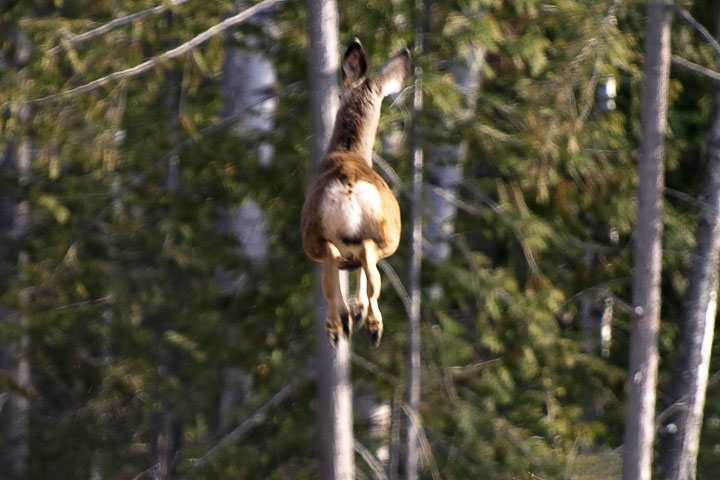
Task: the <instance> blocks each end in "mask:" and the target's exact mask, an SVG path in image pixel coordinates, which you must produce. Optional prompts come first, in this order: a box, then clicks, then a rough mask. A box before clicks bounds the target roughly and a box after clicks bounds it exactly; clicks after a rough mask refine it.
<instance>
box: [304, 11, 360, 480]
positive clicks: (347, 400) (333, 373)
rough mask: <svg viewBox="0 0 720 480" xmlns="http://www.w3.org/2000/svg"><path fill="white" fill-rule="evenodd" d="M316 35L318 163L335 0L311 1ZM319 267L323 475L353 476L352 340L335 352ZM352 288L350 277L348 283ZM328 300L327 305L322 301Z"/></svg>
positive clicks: (325, 123)
mask: <svg viewBox="0 0 720 480" xmlns="http://www.w3.org/2000/svg"><path fill="white" fill-rule="evenodd" d="M306 4H307V9H308V12H307V15H308V31H309V34H310V45H311V48H310V58H309V66H310V68H309V70H310V118H311V124H312V133H313V135H312V148H311V150H312V158H313V164H314V165H317V164H318V163H319V162H320V160H321V159H322V157H323V154H324V153H325V148H326V147H327V143H328V140H329V139H330V134H331V133H332V128H333V124H334V123H335V114H336V112H337V109H338V106H339V105H338V98H339V97H338V93H339V92H338V88H337V74H338V69H339V67H340V64H339V62H338V55H339V52H338V12H337V4H336V3H335V0H307V3H306ZM320 278H321V271H320V268H319V267H318V268H317V269H316V281H315V293H314V296H315V304H316V305H317V309H316V314H315V334H316V342H317V354H316V358H317V366H316V368H317V379H318V397H319V398H318V407H319V408H318V420H317V421H318V427H319V429H318V430H319V434H320V442H319V443H320V444H319V452H318V453H319V460H320V476H321V478H323V479H325V480H331V479H334V480H338V479H342V480H351V479H353V478H354V476H355V461H354V454H353V425H352V387H351V384H350V345H349V343H348V342H347V340H346V338H345V336H344V335H340V339H339V341H338V344H337V349H336V351H335V352H333V351H332V349H331V347H330V345H329V343H328V341H327V338H326V334H325V315H326V310H327V305H325V297H324V296H323V293H322V286H321V284H320ZM343 283H344V284H345V288H344V290H345V291H344V292H343V294H344V295H345V294H346V293H347V276H345V280H344V282H343ZM323 305H324V308H321V306H323Z"/></svg>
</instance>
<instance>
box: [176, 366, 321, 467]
mask: <svg viewBox="0 0 720 480" xmlns="http://www.w3.org/2000/svg"><path fill="white" fill-rule="evenodd" d="M312 376H313V375H312V373H310V372H307V373H305V374H304V375H301V376H299V377H296V378H295V379H294V380H293V381H291V382H290V383H288V384H287V385H285V386H284V387H283V388H281V389H280V391H278V392H277V393H276V394H275V395H273V396H272V397H271V398H270V400H268V401H267V402H265V404H264V405H263V406H262V407H260V408H258V409H257V410H255V412H254V413H253V414H252V415H250V416H249V417H248V418H246V419H245V420H243V422H242V423H241V424H240V425H238V426H237V427H235V429H234V430H233V431H231V432H230V433H228V434H227V435H225V437H223V439H222V440H220V441H219V442H218V443H217V445H215V446H214V447H212V448H211V449H210V450H208V451H207V452H206V453H205V454H204V455H203V456H202V457H200V458H198V459H197V460H195V462H194V464H193V466H192V468H191V469H190V472H189V476H191V477H192V476H194V475H195V474H197V473H198V472H199V471H200V470H201V469H202V468H203V467H204V466H205V465H207V464H208V463H209V462H210V461H211V460H212V459H213V458H215V457H216V456H217V455H218V454H219V453H220V452H221V451H223V450H225V449H226V448H227V447H229V446H230V445H232V444H233V443H235V442H237V441H238V440H240V439H241V438H242V437H243V436H244V435H245V434H246V433H247V432H248V431H249V430H250V429H251V428H252V427H254V426H255V425H257V424H259V423H260V422H262V421H263V420H265V418H266V417H267V415H268V412H270V410H271V409H273V408H274V407H276V406H277V405H279V404H280V403H282V402H283V401H285V399H286V398H287V397H289V396H290V395H291V394H292V393H293V392H295V390H296V389H297V388H298V387H300V386H301V385H302V384H303V383H305V381H307V380H309V379H310V378H311V377H312Z"/></svg>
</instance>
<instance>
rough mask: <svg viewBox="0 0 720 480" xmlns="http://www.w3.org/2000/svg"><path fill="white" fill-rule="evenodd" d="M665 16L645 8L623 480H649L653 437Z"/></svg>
mask: <svg viewBox="0 0 720 480" xmlns="http://www.w3.org/2000/svg"><path fill="white" fill-rule="evenodd" d="M670 22H671V16H670V12H669V10H668V9H667V7H666V6H665V2H661V1H652V2H650V4H649V6H648V19H647V27H646V28H647V36H646V38H645V66H644V72H645V77H644V80H643V91H642V98H641V104H640V108H641V111H640V116H641V123H642V138H641V140H640V153H639V158H638V182H639V184H638V207H637V225H636V228H635V233H634V242H635V243H634V267H635V274H634V277H633V303H632V305H633V319H632V329H631V334H630V365H629V368H628V383H629V393H628V400H627V407H626V411H625V438H624V450H623V471H622V478H623V480H650V471H651V463H652V446H653V439H654V438H655V397H656V394H655V388H656V384H657V368H658V351H657V335H658V329H659V325H660V236H661V233H662V219H661V213H662V208H661V205H662V204H661V202H662V188H663V181H664V178H663V177H664V168H663V160H664V157H665V125H666V115H667V86H668V72H669V68H670Z"/></svg>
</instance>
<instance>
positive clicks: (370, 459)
mask: <svg viewBox="0 0 720 480" xmlns="http://www.w3.org/2000/svg"><path fill="white" fill-rule="evenodd" d="M353 449H354V450H355V451H356V452H357V453H358V454H360V456H361V457H362V458H363V460H365V463H367V466H368V467H370V470H372V472H373V474H374V475H375V479H376V480H388V477H387V475H385V472H384V471H383V468H382V465H381V464H380V462H379V461H378V459H377V458H375V455H373V454H372V452H371V451H370V450H368V449H367V448H366V447H365V445H363V444H362V443H360V441H359V440H357V439H355V440H354V441H353Z"/></svg>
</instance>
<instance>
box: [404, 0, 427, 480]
mask: <svg viewBox="0 0 720 480" xmlns="http://www.w3.org/2000/svg"><path fill="white" fill-rule="evenodd" d="M424 13H425V4H424V2H423V0H415V15H416V18H415V48H414V56H415V60H414V61H415V62H416V63H415V65H416V66H415V85H414V90H413V117H412V131H411V132H410V158H411V159H412V194H411V210H410V225H411V226H410V235H411V237H410V242H411V245H410V266H409V269H408V289H409V292H408V293H409V295H410V312H409V314H408V339H409V341H408V387H407V416H408V424H407V438H406V441H405V478H406V479H407V480H415V479H417V478H418V466H419V465H418V464H419V462H420V449H419V445H418V440H419V439H418V427H419V425H420V416H419V415H418V413H417V407H418V403H419V402H420V306H421V305H420V268H421V262H422V182H423V150H422V148H421V146H420V135H419V132H418V123H419V121H420V114H421V112H422V108H423V97H422V68H421V67H420V66H419V61H420V58H421V56H422V53H423V40H424V38H423V36H424V22H425V15H424Z"/></svg>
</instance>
